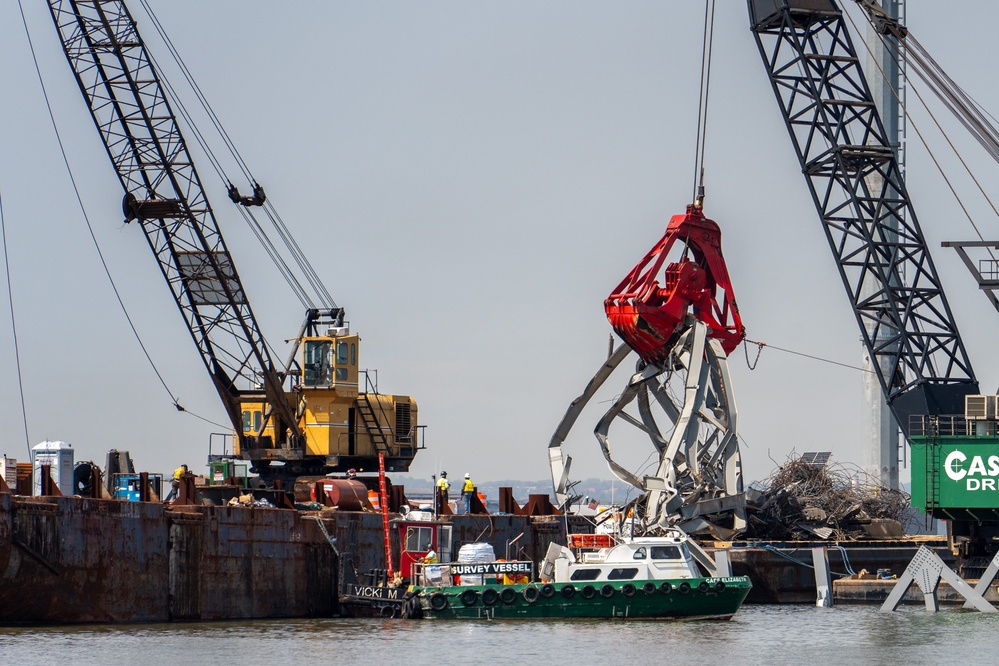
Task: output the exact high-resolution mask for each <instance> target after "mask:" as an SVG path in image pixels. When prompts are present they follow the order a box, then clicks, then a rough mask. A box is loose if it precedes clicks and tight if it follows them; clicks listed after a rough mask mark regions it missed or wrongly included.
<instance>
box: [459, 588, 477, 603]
mask: <svg viewBox="0 0 999 666" xmlns="http://www.w3.org/2000/svg"><path fill="white" fill-rule="evenodd" d="M478 600H479V593H478V592H476V591H475V590H465V591H464V592H462V593H461V603H462V604H464V605H465V606H474V605H475V602H476V601H478Z"/></svg>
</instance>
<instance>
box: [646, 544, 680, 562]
mask: <svg viewBox="0 0 999 666" xmlns="http://www.w3.org/2000/svg"><path fill="white" fill-rule="evenodd" d="M652 559H654V560H682V559H683V555H681V554H680V548H679V547H677V546H653V547H652Z"/></svg>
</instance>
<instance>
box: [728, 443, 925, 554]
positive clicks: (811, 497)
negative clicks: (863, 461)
mask: <svg viewBox="0 0 999 666" xmlns="http://www.w3.org/2000/svg"><path fill="white" fill-rule="evenodd" d="M754 486H755V487H756V489H757V490H759V491H760V492H761V494H760V496H759V497H758V498H757V499H756V500H755V502H752V503H751V504H750V505H749V507H748V508H749V515H748V520H749V527H748V529H747V531H746V534H745V537H748V538H758V539H768V540H783V539H795V540H797V539H804V540H809V539H815V538H819V539H829V540H853V539H863V538H870V537H871V536H872V532H873V530H871V529H870V526H871V525H872V523H874V522H875V521H884V520H888V521H897V522H898V523H899V524H900V526H901V525H906V524H907V523H909V522H910V521H911V520H912V519H913V517H914V514H915V511H914V510H913V509H912V507H911V506H910V504H909V494H908V493H906V492H904V491H902V490H892V489H890V488H886V487H884V486H882V485H881V484H880V483H879V482H878V479H877V478H876V477H874V476H872V475H871V474H868V473H867V472H865V471H864V470H862V469H860V468H859V467H857V466H855V465H847V464H842V463H835V464H825V465H816V464H813V463H808V462H804V461H802V460H801V459H800V457H799V456H797V455H796V454H795V453H793V452H792V454H791V456H790V457H789V458H788V461H787V462H786V463H784V464H783V465H781V466H780V467H778V468H777V469H776V470H774V472H773V473H772V474H771V475H770V476H769V477H768V478H767V479H766V480H764V481H763V482H758V483H757V484H754Z"/></svg>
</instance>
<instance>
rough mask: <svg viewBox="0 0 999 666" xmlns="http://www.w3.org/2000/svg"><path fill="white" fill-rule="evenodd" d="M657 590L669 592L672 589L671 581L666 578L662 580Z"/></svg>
mask: <svg viewBox="0 0 999 666" xmlns="http://www.w3.org/2000/svg"><path fill="white" fill-rule="evenodd" d="M659 591H660V592H662V593H663V594H669V593H670V592H672V591H673V583H671V582H669V581H668V580H664V581H663V582H662V583H660V584H659Z"/></svg>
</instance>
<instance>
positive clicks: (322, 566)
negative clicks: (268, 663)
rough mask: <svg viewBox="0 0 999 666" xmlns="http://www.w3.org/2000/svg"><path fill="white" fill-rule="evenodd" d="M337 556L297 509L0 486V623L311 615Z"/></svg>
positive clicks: (328, 585)
mask: <svg viewBox="0 0 999 666" xmlns="http://www.w3.org/2000/svg"><path fill="white" fill-rule="evenodd" d="M335 565H336V558H335V555H334V553H333V549H332V548H331V547H330V545H329V543H328V542H327V541H326V539H325V538H324V537H323V535H322V533H321V531H320V529H319V526H318V525H317V524H316V522H315V521H314V520H306V519H304V518H303V517H302V516H301V515H300V514H298V512H295V511H279V510H265V509H245V508H239V509H236V508H230V507H184V509H183V510H173V509H169V508H167V507H165V506H164V505H162V504H155V503H147V502H123V501H117V500H94V499H81V498H76V497H59V498H55V497H46V498H27V497H16V496H12V495H9V494H0V577H2V583H0V623H2V624H8V625H10V624H38V623H60V624H61V623H88V622H166V621H170V620H222V619H243V618H247V619H249V618H265V617H271V618H278V617H309V616H326V615H331V614H333V613H334V612H335V610H336V604H335V599H336V595H335V593H334V591H335V589H336V588H335V586H336V576H335V571H336V566H335Z"/></svg>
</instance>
